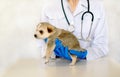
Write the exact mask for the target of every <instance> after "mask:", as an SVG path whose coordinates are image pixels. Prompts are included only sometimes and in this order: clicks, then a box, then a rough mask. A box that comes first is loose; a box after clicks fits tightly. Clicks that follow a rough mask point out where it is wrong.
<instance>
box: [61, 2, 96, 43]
mask: <svg viewBox="0 0 120 77" xmlns="http://www.w3.org/2000/svg"><path fill="white" fill-rule="evenodd" d="M87 4H88V10H87V11H85V12H84V13H83V14H82V17H81V32H80V33H81V34H80V36H79V37H78V39H79V40H83V41H87V42H89V41H91V38H90V35H91V31H92V26H93V21H94V15H93V13H92V12H91V11H90V3H89V0H87ZM61 5H62V10H63V13H64V16H65V19H66V21H67V23H68V25H69V28H68V31H70V32H74V30H75V28H74V26H73V24H70V22H69V20H68V18H67V15H66V13H65V9H64V5H63V0H61ZM86 14H90V15H91V16H92V17H91V24H90V29H89V33H88V36H87V37H86V38H84V37H83V31H82V30H83V20H84V16H85V15H86Z"/></svg>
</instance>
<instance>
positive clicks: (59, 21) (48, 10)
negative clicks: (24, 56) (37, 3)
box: [40, 0, 108, 60]
mask: <svg viewBox="0 0 120 77" xmlns="http://www.w3.org/2000/svg"><path fill="white" fill-rule="evenodd" d="M86 1H87V0H80V1H79V3H78V6H77V7H76V10H75V11H74V13H71V11H70V8H69V5H68V3H67V0H63V2H64V8H65V12H66V15H67V17H68V20H69V21H70V23H71V24H73V25H74V26H75V31H74V33H73V34H74V35H75V36H76V37H78V36H80V32H81V15H82V14H83V12H85V11H86V10H87V2H86ZM90 11H92V12H93V14H94V22H93V27H92V33H91V36H90V37H91V39H92V41H90V42H85V41H82V40H79V42H80V45H81V47H83V48H85V49H87V51H88V54H87V60H94V59H97V58H100V57H103V56H105V55H107V53H108V38H107V33H108V30H107V26H106V25H105V15H104V10H103V6H102V4H101V2H98V1H90ZM41 22H49V23H51V24H52V25H54V26H56V27H57V28H61V29H65V30H67V29H68V27H69V26H68V24H67V22H66V19H65V17H64V14H63V11H62V7H61V0H53V3H52V4H50V5H48V6H46V7H45V8H44V9H43V11H42V16H41ZM90 23H91V15H88V14H87V15H85V17H84V24H83V36H84V37H85V38H86V37H87V36H88V33H89V29H90ZM45 47H46V46H45V44H44V42H43V41H42V40H41V41H40V48H41V54H42V56H44V54H45V51H44V49H45Z"/></svg>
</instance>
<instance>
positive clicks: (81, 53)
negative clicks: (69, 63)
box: [69, 50, 87, 59]
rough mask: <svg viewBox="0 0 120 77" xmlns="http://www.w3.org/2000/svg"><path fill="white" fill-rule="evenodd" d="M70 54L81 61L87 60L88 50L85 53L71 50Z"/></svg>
mask: <svg viewBox="0 0 120 77" xmlns="http://www.w3.org/2000/svg"><path fill="white" fill-rule="evenodd" d="M69 53H70V54H73V55H76V56H77V57H78V58H79V59H86V55H87V50H85V51H76V50H70V52H69Z"/></svg>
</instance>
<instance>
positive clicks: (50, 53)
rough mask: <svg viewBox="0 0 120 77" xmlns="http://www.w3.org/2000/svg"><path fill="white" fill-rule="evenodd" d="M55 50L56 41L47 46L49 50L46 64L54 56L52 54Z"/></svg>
mask: <svg viewBox="0 0 120 77" xmlns="http://www.w3.org/2000/svg"><path fill="white" fill-rule="evenodd" d="M54 48H55V43H54V41H49V42H48V44H47V50H46V55H45V56H46V58H45V64H47V63H48V62H49V59H50V57H51V55H52V52H53V51H54Z"/></svg>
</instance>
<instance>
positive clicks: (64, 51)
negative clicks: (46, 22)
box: [54, 39, 72, 60]
mask: <svg viewBox="0 0 120 77" xmlns="http://www.w3.org/2000/svg"><path fill="white" fill-rule="evenodd" d="M55 44H56V47H55V49H54V52H55V55H56V56H60V57H63V58H65V59H68V60H72V59H71V57H70V55H69V54H68V52H69V51H68V47H64V46H63V44H62V42H61V41H60V40H59V39H56V40H55Z"/></svg>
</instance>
